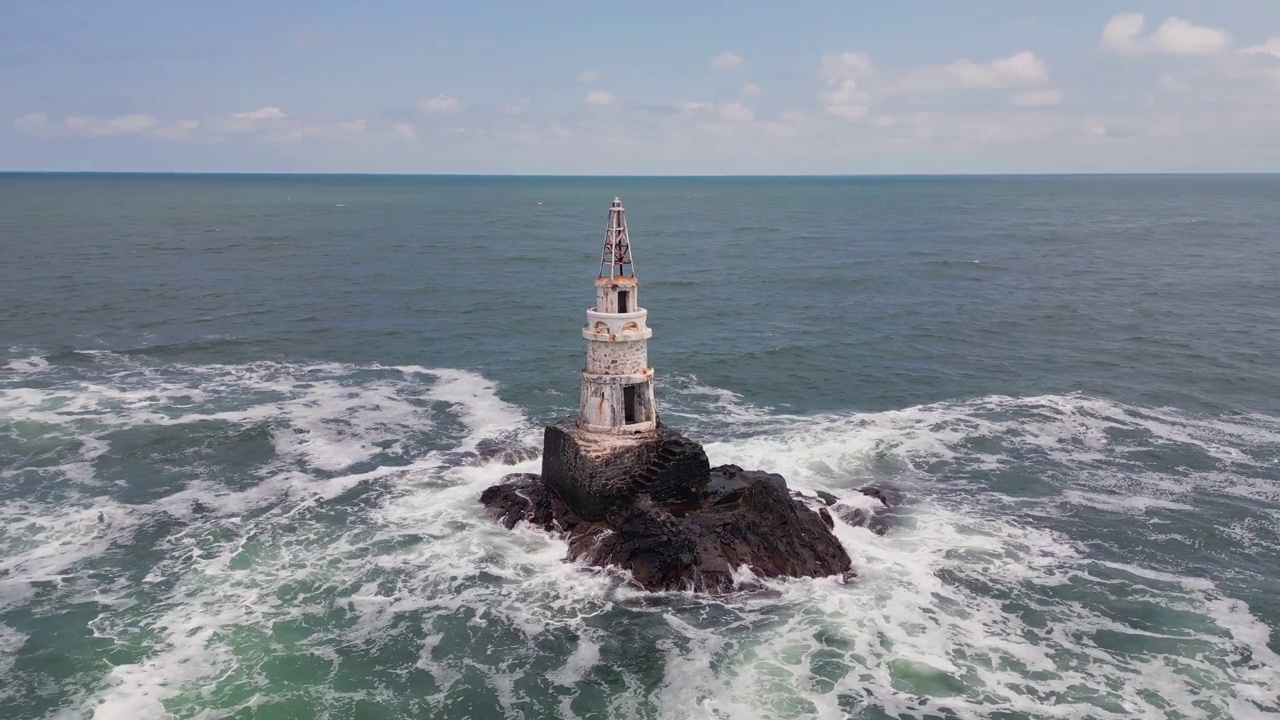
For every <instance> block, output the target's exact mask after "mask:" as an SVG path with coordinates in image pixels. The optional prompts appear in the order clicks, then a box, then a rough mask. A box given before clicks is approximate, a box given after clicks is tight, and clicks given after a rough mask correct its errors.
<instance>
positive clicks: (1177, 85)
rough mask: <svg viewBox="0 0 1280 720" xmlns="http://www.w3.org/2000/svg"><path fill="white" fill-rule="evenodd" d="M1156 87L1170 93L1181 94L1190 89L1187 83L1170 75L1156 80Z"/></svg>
mask: <svg viewBox="0 0 1280 720" xmlns="http://www.w3.org/2000/svg"><path fill="white" fill-rule="evenodd" d="M1156 85H1159V86H1160V89H1161V90H1167V91H1169V92H1181V91H1183V90H1186V89H1187V87H1188V86H1187V83H1186V82H1184V81H1182V80H1179V79H1178V78H1176V77H1174V76H1172V75H1169V74H1168V73H1165V74H1164V75H1161V76H1160V79H1159V80H1156Z"/></svg>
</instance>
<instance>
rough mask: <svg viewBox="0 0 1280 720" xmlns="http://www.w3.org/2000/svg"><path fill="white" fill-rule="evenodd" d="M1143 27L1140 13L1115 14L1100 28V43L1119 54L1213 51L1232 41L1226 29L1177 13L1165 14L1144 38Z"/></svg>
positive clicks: (1169, 53)
mask: <svg viewBox="0 0 1280 720" xmlns="http://www.w3.org/2000/svg"><path fill="white" fill-rule="evenodd" d="M1145 27H1146V17H1145V16H1143V15H1142V13H1121V14H1119V15H1116V16H1115V17H1112V18H1111V19H1110V20H1108V21H1107V24H1106V26H1104V27H1103V28H1102V42H1101V44H1102V47H1103V48H1105V49H1107V50H1110V51H1112V52H1115V53H1119V54H1121V55H1144V54H1156V55H1214V54H1217V53H1220V52H1222V51H1223V50H1226V49H1227V46H1228V45H1230V44H1231V36H1230V35H1228V34H1227V31H1225V30H1222V29H1219V28H1210V27H1204V26H1201V25H1196V24H1195V23H1193V22H1191V21H1189V20H1183V19H1182V18H1179V17H1171V18H1168V19H1167V20H1165V21H1164V22H1163V23H1161V25H1160V27H1158V28H1156V29H1155V31H1154V32H1152V33H1151V35H1150V36H1148V37H1145V38H1144V37H1143V36H1142V30H1143V28H1145Z"/></svg>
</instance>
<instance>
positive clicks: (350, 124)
mask: <svg viewBox="0 0 1280 720" xmlns="http://www.w3.org/2000/svg"><path fill="white" fill-rule="evenodd" d="M335 129H336V130H337V131H338V132H339V133H342V134H345V135H354V136H356V137H359V136H361V135H364V134H365V133H366V132H368V131H369V123H368V121H366V120H349V121H347V122H340V123H338V124H337V125H336V126H335Z"/></svg>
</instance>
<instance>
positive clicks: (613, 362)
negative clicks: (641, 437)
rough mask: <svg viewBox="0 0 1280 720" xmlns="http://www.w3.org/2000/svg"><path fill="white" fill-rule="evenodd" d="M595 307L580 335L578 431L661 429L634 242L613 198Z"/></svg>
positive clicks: (622, 432)
mask: <svg viewBox="0 0 1280 720" xmlns="http://www.w3.org/2000/svg"><path fill="white" fill-rule="evenodd" d="M595 286H596V304H595V307H592V308H589V309H588V310H587V324H586V325H585V326H584V327H583V328H582V337H583V338H585V339H586V341H587V364H586V367H585V368H584V369H583V370H582V397H581V401H580V402H579V404H578V427H579V428H580V429H581V430H583V431H586V432H589V433H605V434H612V435H626V434H634V433H644V432H649V431H652V430H654V429H655V428H656V427H657V425H658V415H657V406H656V405H655V404H654V399H653V368H651V367H649V338H651V337H653V330H652V329H650V328H649V326H648V325H647V323H646V320H647V319H648V316H649V311H648V310H645V309H644V308H642V307H640V295H639V293H640V282H639V281H638V280H637V279H636V273H635V267H634V265H632V262H631V238H630V236H629V235H628V234H627V213H626V210H624V209H623V208H622V201H621V200H620V199H618V198H616V197H615V198H614V199H613V204H612V206H611V207H610V208H609V222H608V224H607V226H606V227H605V233H604V252H603V253H602V254H601V256H600V273H599V275H597V276H596V280H595Z"/></svg>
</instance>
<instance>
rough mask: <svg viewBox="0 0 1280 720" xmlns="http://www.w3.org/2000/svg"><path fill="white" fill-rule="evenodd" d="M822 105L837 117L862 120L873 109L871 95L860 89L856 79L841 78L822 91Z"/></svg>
mask: <svg viewBox="0 0 1280 720" xmlns="http://www.w3.org/2000/svg"><path fill="white" fill-rule="evenodd" d="M822 106H823V107H824V108H826V111H827V112H828V113H829V114H831V115H835V116H836V117H839V118H844V119H845V120H861V119H862V118H864V117H866V116H867V113H868V112H870V111H871V96H870V95H868V94H867V93H865V92H862V91H861V90H859V89H858V82H857V81H856V80H841V81H839V82H838V83H836V85H835V87H834V88H833V89H831V90H828V91H827V92H824V93H822Z"/></svg>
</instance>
